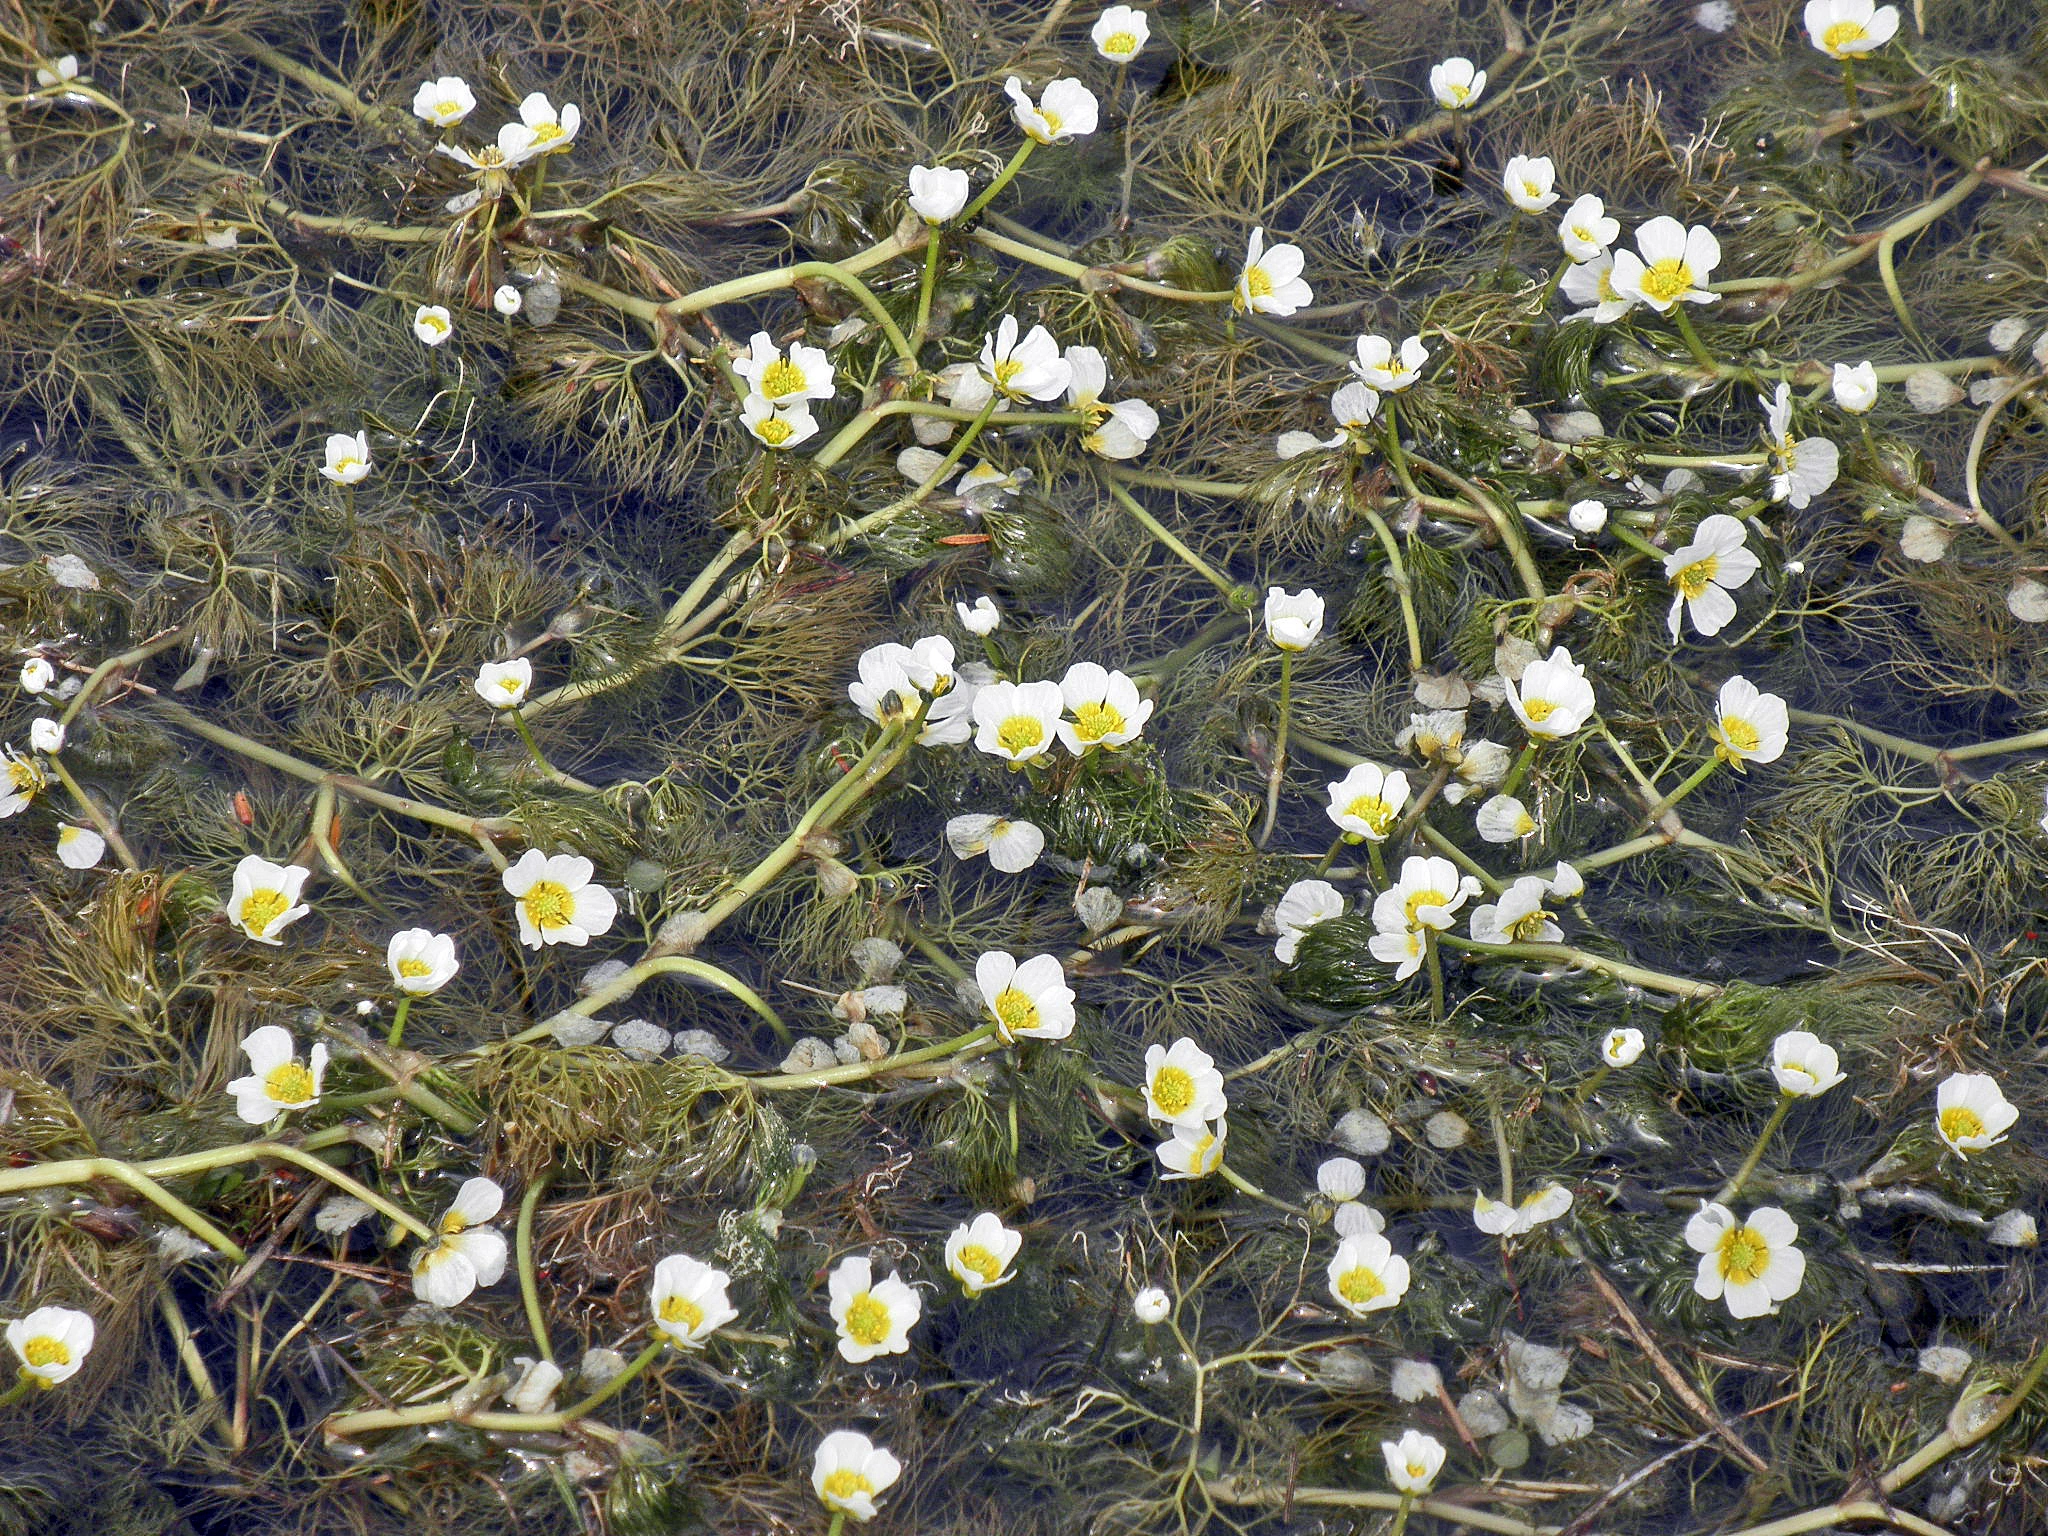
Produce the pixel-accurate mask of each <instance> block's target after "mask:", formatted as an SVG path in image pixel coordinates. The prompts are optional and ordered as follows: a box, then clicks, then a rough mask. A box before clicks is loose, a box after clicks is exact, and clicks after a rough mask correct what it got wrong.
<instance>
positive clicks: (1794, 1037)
mask: <svg viewBox="0 0 2048 1536" xmlns="http://www.w3.org/2000/svg"><path fill="white" fill-rule="evenodd" d="M1771 1076H1772V1077H1775V1078H1776V1079H1777V1080H1778V1089H1779V1091H1780V1092H1781V1093H1785V1094H1788V1095H1790V1096H1791V1097H1792V1098H1795V1099H1817V1098H1819V1097H1820V1096H1821V1095H1822V1094H1824V1093H1826V1092H1827V1091H1828V1090H1829V1089H1830V1088H1832V1087H1834V1086H1835V1084H1837V1083H1839V1082H1841V1081H1842V1080H1843V1079H1844V1078H1846V1077H1847V1076H1848V1073H1846V1072H1844V1071H1842V1070H1841V1059H1840V1058H1839V1057H1838V1056H1836V1055H1835V1048H1834V1047H1833V1046H1831V1045H1828V1044H1827V1043H1825V1042H1824V1041H1823V1040H1822V1039H1821V1038H1820V1036H1818V1035H1816V1034H1814V1033H1813V1032H1812V1031H1811V1030H1806V1029H1794V1030H1788V1031H1787V1032H1786V1033H1784V1034H1782V1035H1780V1036H1778V1038H1777V1039H1775V1040H1773V1041H1772V1042H1771Z"/></svg>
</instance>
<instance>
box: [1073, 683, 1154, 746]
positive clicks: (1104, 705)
mask: <svg viewBox="0 0 2048 1536" xmlns="http://www.w3.org/2000/svg"><path fill="white" fill-rule="evenodd" d="M1060 699H1061V702H1062V703H1063V704H1064V705H1065V707H1066V710H1067V713H1068V714H1070V715H1072V716H1073V719H1071V720H1061V721H1060V722H1059V725H1058V727H1057V729H1058V731H1059V736H1060V741H1061V742H1062V743H1063V744H1064V745H1065V746H1066V749H1067V750H1068V751H1069V752H1071V753H1073V754H1074V756H1076V757H1080V756H1081V755H1082V754H1083V753H1085V752H1087V751H1088V750H1089V749H1090V748H1092V747H1104V748H1108V749H1110V750H1114V749H1116V748H1118V747H1124V746H1128V745H1130V743H1132V742H1134V741H1136V740H1137V739H1138V737H1139V735H1140V734H1141V733H1142V732H1143V731H1144V729H1145V722H1146V721H1147V720H1150V719H1151V718H1152V701H1151V700H1150V699H1141V698H1139V697H1138V685H1137V684H1136V683H1134V682H1132V681H1131V680H1130V679H1129V678H1128V677H1126V676H1125V675H1124V674H1123V673H1121V672H1113V671H1110V670H1108V669H1106V668H1104V667H1100V666H1097V665H1096V664H1095V663H1094V662H1092V661H1077V662H1075V663H1074V664H1073V665H1072V666H1071V667H1068V668H1067V671H1066V675H1065V676H1064V677H1062V678H1061V679H1060Z"/></svg>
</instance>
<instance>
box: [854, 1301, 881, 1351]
mask: <svg viewBox="0 0 2048 1536" xmlns="http://www.w3.org/2000/svg"><path fill="white" fill-rule="evenodd" d="M846 1336H847V1337H848V1338H849V1339H851V1340H853V1342H854V1343H856V1344H861V1345H865V1346H867V1347H868V1348H870V1349H872V1348H873V1347H874V1346H875V1345H877V1344H879V1343H881V1342H882V1340H884V1339H886V1338H888V1337H889V1309H888V1308H887V1307H886V1306H884V1305H883V1304H882V1303H881V1302H879V1301H877V1300H875V1293H874V1292H873V1291H862V1292H861V1293H860V1294H859V1295H858V1296H856V1297H854V1298H853V1304H852V1305H851V1306H849V1307H848V1308H847V1309H846Z"/></svg>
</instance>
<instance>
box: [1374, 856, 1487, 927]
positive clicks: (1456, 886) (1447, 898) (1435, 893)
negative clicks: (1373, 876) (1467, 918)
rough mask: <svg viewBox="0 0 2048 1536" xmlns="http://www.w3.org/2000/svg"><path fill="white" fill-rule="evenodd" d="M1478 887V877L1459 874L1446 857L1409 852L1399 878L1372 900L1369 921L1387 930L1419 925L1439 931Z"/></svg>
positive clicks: (1403, 861) (1450, 920)
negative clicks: (1424, 855)
mask: <svg viewBox="0 0 2048 1536" xmlns="http://www.w3.org/2000/svg"><path fill="white" fill-rule="evenodd" d="M1479 888H1480V887H1479V882H1478V881H1476V880H1473V879H1470V878H1469V877H1464V876H1460V875H1459V873H1458V866H1457V865H1455V864H1453V863H1452V862H1451V861H1450V860H1449V859H1440V858H1436V857H1434V856H1430V857H1420V856H1417V855H1412V854H1411V855H1410V856H1409V857H1408V858H1405V859H1403V860H1402V861H1401V873H1400V876H1399V878H1398V879H1396V880H1395V882H1394V884H1393V885H1392V886H1391V887H1390V888H1388V889H1387V890H1384V891H1381V892H1380V894H1379V896H1378V897H1377V898H1375V900H1374V901H1373V904H1372V925H1373V927H1375V928H1377V929H1378V930H1379V931H1380V932H1381V933H1389V934H1391V933H1402V932H1404V931H1408V930H1413V929H1421V928H1434V929H1436V930H1437V931H1438V932H1439V933H1441V932H1442V931H1443V930H1444V929H1446V928H1449V927H1450V926H1451V925H1452V924H1453V923H1454V922H1455V921H1456V920H1457V919H1456V913H1457V910H1458V908H1460V907H1462V906H1463V905H1464V904H1465V902H1466V900H1467V898H1469V897H1470V896H1472V895H1473V894H1474V893H1475V892H1476V891H1478V890H1479Z"/></svg>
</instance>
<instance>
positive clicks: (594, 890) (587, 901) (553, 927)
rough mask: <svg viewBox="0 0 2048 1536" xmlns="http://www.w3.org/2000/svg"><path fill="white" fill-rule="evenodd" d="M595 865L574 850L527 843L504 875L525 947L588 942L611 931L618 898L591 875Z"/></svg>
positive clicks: (520, 936)
mask: <svg viewBox="0 0 2048 1536" xmlns="http://www.w3.org/2000/svg"><path fill="white" fill-rule="evenodd" d="M595 874H596V866H595V865H593V864H592V863H591V862H590V860H588V859H586V858H583V857H581V856H580V855H577V854H573V853H555V854H547V853H542V852H541V851H540V850H539V849H538V848H529V849H527V850H526V852H524V853H522V854H521V855H520V856H519V861H518V862H517V863H515V864H514V865H513V866H512V867H511V868H510V869H508V870H506V871H505V873H504V876H503V880H504V884H505V890H506V893H507V894H508V895H510V896H511V897H512V905H513V910H514V911H515V912H516V913H517V914H518V917H519V942H520V943H522V944H524V945H525V946H526V947H527V948H528V949H539V948H540V947H541V946H542V945H543V944H574V945H582V944H588V943H589V942H590V941H591V939H592V938H594V937H595V936H596V935H598V934H601V933H609V932H610V931H611V926H612V919H613V918H615V917H617V916H618V915H619V901H618V898H617V897H616V896H614V895H612V893H611V892H610V891H608V890H606V889H605V888H604V887H603V886H601V885H598V884H596V883H595V881H594V878H593V877H594V876H595Z"/></svg>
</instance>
